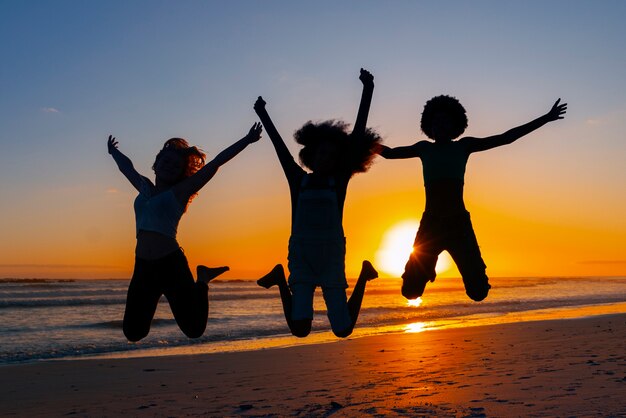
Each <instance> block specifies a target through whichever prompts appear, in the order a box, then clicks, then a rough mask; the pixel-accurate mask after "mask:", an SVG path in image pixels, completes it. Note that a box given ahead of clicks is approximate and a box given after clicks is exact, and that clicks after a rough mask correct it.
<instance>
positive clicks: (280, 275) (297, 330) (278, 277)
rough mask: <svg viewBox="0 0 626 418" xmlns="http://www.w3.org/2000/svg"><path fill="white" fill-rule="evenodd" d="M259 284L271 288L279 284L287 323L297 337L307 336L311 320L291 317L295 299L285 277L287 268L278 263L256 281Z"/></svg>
mask: <svg viewBox="0 0 626 418" xmlns="http://www.w3.org/2000/svg"><path fill="white" fill-rule="evenodd" d="M256 282H257V284H258V285H259V286H261V287H264V288H266V289H269V288H270V287H272V286H275V285H276V286H278V290H279V291H280V299H281V300H282V303H283V313H284V314H285V320H286V321H287V325H288V326H289V329H290V330H291V333H292V334H293V335H295V336H296V337H306V336H307V335H309V333H310V332H311V320H310V319H303V320H295V321H294V320H293V319H291V307H292V304H293V299H292V296H291V290H289V285H288V284H287V279H286V278H285V270H284V269H283V266H282V264H276V266H275V267H274V268H273V269H272V271H270V272H269V273H267V274H266V275H265V276H263V277H261V278H260V279H259V280H257V281H256Z"/></svg>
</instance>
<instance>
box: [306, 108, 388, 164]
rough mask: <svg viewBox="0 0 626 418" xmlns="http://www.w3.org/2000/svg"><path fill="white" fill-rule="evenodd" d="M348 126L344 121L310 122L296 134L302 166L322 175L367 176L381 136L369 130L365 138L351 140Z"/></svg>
mask: <svg viewBox="0 0 626 418" xmlns="http://www.w3.org/2000/svg"><path fill="white" fill-rule="evenodd" d="M350 135H351V134H349V133H348V124H347V123H345V122H342V121H336V120H327V121H324V122H319V123H313V122H311V121H309V122H307V123H305V124H304V126H302V128H300V129H298V130H297V131H296V133H295V134H294V137H295V139H296V142H297V143H298V144H300V145H303V148H302V149H301V150H300V154H299V156H300V162H302V164H303V165H304V166H305V167H307V168H308V169H310V170H311V171H313V172H314V173H318V174H323V175H335V174H340V173H349V174H350V175H352V174H355V173H360V172H365V171H367V169H368V168H369V166H370V165H371V163H372V160H373V157H374V148H375V146H376V145H377V144H378V143H380V142H381V138H380V136H379V135H378V134H377V133H376V132H374V131H373V130H371V129H367V130H366V132H365V135H364V138H351V137H350Z"/></svg>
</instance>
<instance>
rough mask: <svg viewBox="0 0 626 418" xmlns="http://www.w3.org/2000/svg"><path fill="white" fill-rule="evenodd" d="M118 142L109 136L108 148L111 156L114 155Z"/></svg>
mask: <svg viewBox="0 0 626 418" xmlns="http://www.w3.org/2000/svg"><path fill="white" fill-rule="evenodd" d="M117 145H118V142H117V140H116V139H115V137H114V136H113V135H109V139H108V141H107V148H108V150H109V154H112V153H113V151H115V150H116V149H117Z"/></svg>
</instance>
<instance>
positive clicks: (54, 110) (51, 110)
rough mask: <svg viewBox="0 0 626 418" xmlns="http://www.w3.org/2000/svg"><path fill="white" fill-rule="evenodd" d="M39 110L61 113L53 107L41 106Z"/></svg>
mask: <svg viewBox="0 0 626 418" xmlns="http://www.w3.org/2000/svg"><path fill="white" fill-rule="evenodd" d="M41 111H42V112H44V113H61V111H60V110H59V109H57V108H55V107H42V108H41Z"/></svg>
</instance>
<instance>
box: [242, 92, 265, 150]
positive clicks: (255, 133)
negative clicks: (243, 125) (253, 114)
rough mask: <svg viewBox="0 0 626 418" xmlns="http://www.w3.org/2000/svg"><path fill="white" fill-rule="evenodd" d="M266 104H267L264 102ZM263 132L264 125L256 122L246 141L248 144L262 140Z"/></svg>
mask: <svg viewBox="0 0 626 418" xmlns="http://www.w3.org/2000/svg"><path fill="white" fill-rule="evenodd" d="M263 103H265V102H263ZM262 132H263V125H261V123H260V122H255V123H254V124H253V125H252V128H250V130H249V131H248V135H246V139H247V140H248V143H250V144H251V143H253V142H256V141H258V140H259V139H261V133H262Z"/></svg>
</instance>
